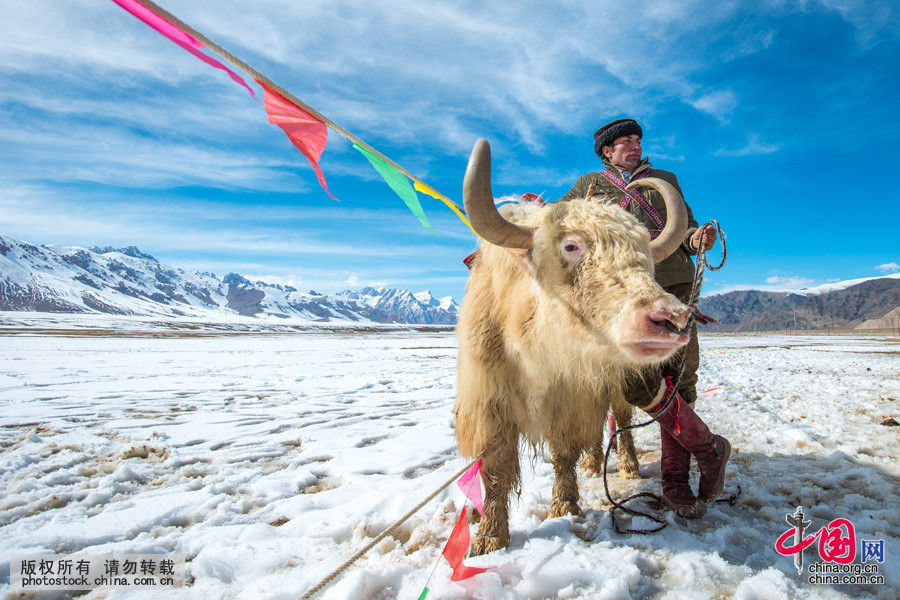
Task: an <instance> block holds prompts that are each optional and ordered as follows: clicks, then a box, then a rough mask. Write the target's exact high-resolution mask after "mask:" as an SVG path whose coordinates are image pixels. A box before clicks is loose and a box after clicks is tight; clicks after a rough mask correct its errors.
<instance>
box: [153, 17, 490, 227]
mask: <svg viewBox="0 0 900 600" xmlns="http://www.w3.org/2000/svg"><path fill="white" fill-rule="evenodd" d="M135 1H136V2H137V3H138V4H140V5H141V6H143V7H144V8H146V9H147V10H149V11H150V12H152V13H153V14H155V15H156V16H157V17H160V18H161V19H165V20H166V21H169V22H170V23H172V24H173V25H175V26H177V27H178V28H179V29H181V30H182V31H184V32H185V33H188V34H189V35H191V36H193V37H194V38H196V39H197V41H199V42H201V43H202V44H203V45H204V46H206V47H207V48H209V49H210V50H212V51H213V52H215V53H216V54H218V55H220V56H221V57H222V58H224V59H225V60H227V61H228V62H230V63H231V64H233V65H234V66H236V67H238V68H239V69H241V70H242V71H244V72H245V73H247V74H248V75H250V76H251V77H253V79H255V80H256V81H257V83H259V84H260V85H263V87H268V88H269V89H271V90H272V91H274V92H277V93H278V94H280V95H281V96H282V97H283V98H285V99H286V100H288V101H289V102H291V103H292V104H294V105H295V106H297V107H298V108H301V109H303V110H305V111H306V112H308V113H309V114H311V115H312V116H314V117H315V118H317V119H319V120H320V121H322V122H323V123H325V124H326V125H327V126H328V127H329V128H330V129H332V130H333V131H334V132H336V133H338V134H339V135H341V136H342V137H344V138H346V139H348V140H350V141H351V142H353V143H355V144H357V145H359V146H361V147H363V148H365V149H366V150H367V151H369V152H371V153H372V154H374V155H375V156H377V157H378V158H380V159H381V160H383V161H384V162H386V163H387V164H389V165H390V166H391V167H393V168H395V169H396V170H397V171H399V172H400V173H402V174H404V175H405V176H407V177H408V178H409V179H411V180H412V181H414V182H416V183H417V184H419V185H420V186H423V187H424V188H426V189H427V190H431V191H435V192H436V190H434V188H432V187H431V186H430V185H428V184H427V183H425V182H424V181H422V180H421V179H419V178H418V177H416V176H415V175H413V174H412V173H410V172H409V171H407V170H406V169H404V168H403V167H401V166H400V165H398V164H397V163H395V162H394V161H392V160H391V159H389V158H388V157H386V156H385V155H384V154H382V153H381V152H379V151H378V150H376V149H375V148H373V147H372V146H370V145H369V144H367V143H366V142H364V141H363V140H361V139H360V138H358V137H357V136H355V135H353V134H352V133H350V132H349V131H347V130H346V129H344V128H343V127H341V126H340V125H338V124H337V123H335V122H334V121H332V120H331V119H329V118H328V117H326V116H325V115H323V114H322V113H320V112H319V111H317V110H316V109H314V108H313V107H311V106H309V105H308V104H306V103H305V102H303V101H302V100H300V99H299V98H297V97H296V96H294V95H293V94H291V93H290V92H289V91H287V90H286V89H284V88H283V87H281V86H280V85H278V84H277V83H275V82H274V81H272V80H271V79H269V78H268V77H266V76H265V75H263V74H262V73H260V72H259V71H257V70H256V69H254V68H253V67H251V66H250V65H248V64H247V63H245V62H244V61H243V60H241V59H239V58H238V57H236V56H235V55H234V54H232V53H231V52H229V51H228V50H226V49H225V48H223V47H222V46H220V45H219V44H217V43H215V42H214V41H212V40H211V39H209V38H208V37H206V36H205V35H203V34H202V33H200V32H199V31H197V30H196V29H194V28H193V27H191V26H190V25H188V24H187V23H185V22H184V21H182V20H181V19H179V18H178V17H176V16H175V15H173V14H172V13H170V12H169V11H167V10H166V9H164V8H162V7H161V6H159V5H158V4H156V3H155V2H153V0H135ZM420 191H423V192H424V193H429V192H427V191H425V190H420ZM429 195H431V194H429ZM435 197H436V198H437V199H438V200H440V201H441V202H443V203H444V204H446V205H447V206H448V207H449V208H450V209H451V210H453V212H455V213H456V214H457V215H458V216H459V218H460V219H462V220H463V222H464V223H465V224H466V225H468V226H469V228H470V229H472V225H471V224H470V223H469V221H468V220H467V219H466V218H465V217H464V216H463V213H462V212H461V211H462V207H460V206H459V205H458V204H456V203H455V202H453V200H450V199H449V198H447V197H446V196H444V195H443V194H441V193H437V196H435ZM472 231H473V232H474V231H475V230H474V229H472ZM476 235H478V234H477V233H476ZM479 237H480V236H479Z"/></svg>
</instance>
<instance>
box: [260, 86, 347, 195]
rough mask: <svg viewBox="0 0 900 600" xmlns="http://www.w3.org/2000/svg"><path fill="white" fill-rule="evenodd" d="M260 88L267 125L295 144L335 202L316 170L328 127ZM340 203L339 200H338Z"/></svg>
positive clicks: (320, 174)
mask: <svg viewBox="0 0 900 600" xmlns="http://www.w3.org/2000/svg"><path fill="white" fill-rule="evenodd" d="M256 83H259V85H261V86H262V88H263V103H264V106H265V108H266V114H267V115H269V123H274V124H275V125H278V126H279V127H281V129H282V131H284V133H285V134H286V135H287V136H288V139H289V140H291V143H292V144H294V147H296V148H297V150H299V151H300V153H301V154H303V156H305V157H306V158H307V160H309V164H310V165H312V168H313V170H314V171H315V172H316V177H318V179H319V185H321V186H322V189H324V190H325V192H326V193H327V194H328V195H329V196H331V197H332V198H333V199H334V200H337V198H335V197H334V195H333V194H332V193H331V192H330V191H328V186H327V185H326V184H325V175H324V174H323V173H322V169H321V168H320V167H319V159H320V158H322V152H324V150H325V144H326V143H327V141H328V126H327V125H325V123H323V122H322V121H320V120H318V119H317V118H315V117H314V116H312V115H311V114H309V113H308V112H306V111H305V110H303V109H302V108H300V107H299V106H296V105H295V104H294V103H293V102H289V101H288V100H286V99H285V98H283V97H282V96H281V94H278V93H277V92H273V91H272V90H270V89H269V88H268V87H266V86H265V85H263V84H262V83H260V82H259V81H257V82H256ZM338 202H340V200H338Z"/></svg>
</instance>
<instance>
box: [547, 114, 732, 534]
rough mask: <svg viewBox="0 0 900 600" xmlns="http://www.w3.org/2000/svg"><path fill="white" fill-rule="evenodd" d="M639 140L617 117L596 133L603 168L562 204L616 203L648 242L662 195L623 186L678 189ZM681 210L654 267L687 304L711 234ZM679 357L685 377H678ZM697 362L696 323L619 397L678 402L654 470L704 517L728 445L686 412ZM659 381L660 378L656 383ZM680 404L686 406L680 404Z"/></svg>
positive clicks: (659, 225) (651, 405)
mask: <svg viewBox="0 0 900 600" xmlns="http://www.w3.org/2000/svg"><path fill="white" fill-rule="evenodd" d="M643 135H644V132H643V130H642V129H641V126H640V125H639V124H638V122H637V121H635V120H634V119H617V120H615V121H612V122H611V123H607V124H606V125H604V126H603V127H601V128H600V129H598V130H597V131H596V132H595V133H594V151H595V152H596V153H597V155H598V156H599V157H600V158H601V159H602V160H603V165H604V167H606V168H605V170H604V171H602V172H595V173H587V174H585V175H582V176H581V177H579V178H578V180H577V181H576V182H575V185H574V186H572V189H571V190H569V191H568V192H567V193H566V194H565V195H564V196H563V197H562V198H560V201H568V200H572V199H574V198H593V199H595V200H597V201H599V202H608V203H616V204H618V205H619V206H621V207H622V208H623V209H625V210H627V211H629V212H631V214H633V215H634V216H635V217H637V219H638V220H639V221H640V222H641V223H643V224H644V225H645V226H646V227H647V229H648V230H649V231H650V237H651V238H655V237H656V236H658V235H659V233H660V231H661V230H662V229H663V227H664V226H665V222H666V208H665V203H664V202H663V199H662V195H661V194H660V193H659V192H657V191H656V190H655V189H652V188H646V187H645V188H640V190H641V191H638V190H637V189H632V190H629V191H628V192H626V191H625V186H626V185H628V183H630V182H632V181H635V180H637V179H641V178H644V177H657V178H659V179H663V180H665V181H666V182H668V183H670V184H672V186H674V187H675V189H676V190H678V193H679V194H682V192H681V187H680V186H679V185H678V180H677V179H676V177H675V175H674V174H673V173H670V172H668V171H663V170H660V169H652V168H651V164H650V160H649V159H648V158H642V157H641V155H642V152H643V150H642V148H641V140H642V138H643ZM682 197H684V194H682ZM685 208H686V209H687V215H688V229H687V232H686V233H685V236H684V241H683V243H682V244H681V246H680V247H679V248H678V249H677V250H675V252H674V253H672V255H671V256H669V257H668V258H666V259H664V260H662V261H661V262H659V263H657V265H656V281H657V283H659V285H660V286H661V287H663V288H664V289H665V290H666V291H667V292H669V293H670V294H672V295H674V296H676V297H677V298H678V299H679V300H681V301H682V302H684V303H688V302H690V295H691V288H692V284H693V279H694V263H693V261H692V260H691V256H693V255H696V254H697V251H698V248H699V245H700V244H701V243H702V244H703V247H704V249H706V250H708V249H710V248H712V247H713V245H714V244H715V241H716V232H715V230H714V229H712V228H707V229H706V230H705V231H704V233H703V234H702V235H701V233H700V229H699V228H698V227H697V221H696V220H694V215H693V213H692V212H691V208H690V206H688V205H687V203H685ZM682 357H684V372H683V374H682V376H681V379H680V380H679V379H678V376H679V372H680V366H681V361H682ZM699 364H700V347H699V344H698V342H697V327H696V325H694V326H693V328H692V330H691V335H690V341H689V342H688V344H687V346H685V347H684V348H683V349H682V350H681V351H680V352H679V353H678V354H676V356H675V357H674V358H673V359H672V360H671V361H669V362H668V363H666V364H665V365H663V366H662V367H661V368H660V369H659V370H653V369H651V370H649V371H648V372H647V374H646V375H645V376H644V377H643V378H637V379H635V380H634V381H631V382H630V383H629V385H628V386H627V387H626V389H625V399H626V400H627V401H628V402H629V403H630V404H632V405H633V406H637V407H638V408H641V409H643V410H645V411H648V412H649V413H650V414H652V415H654V416H655V414H658V413H659V412H660V411H661V410H662V409H663V408H665V406H667V405H668V404H669V402H671V401H672V400H673V399H674V401H675V402H677V403H678V404H676V405H675V406H672V407H671V408H670V409H668V410H667V411H666V413H665V414H664V415H663V417H662V418H661V419H660V420H659V424H660V437H661V440H660V446H661V456H660V468H661V470H662V475H663V499H664V500H665V501H666V503H667V504H668V505H669V506H670V507H671V508H673V509H674V510H675V511H676V512H678V514H680V515H682V516H685V517H697V516H700V515H702V514H703V513H704V512H705V511H706V504H705V501H706V500H710V499H712V498H713V497H714V495H715V494H718V493H719V492H720V491H721V489H722V484H723V481H724V474H725V463H726V462H727V460H728V456H729V454H730V448H731V447H730V444H728V441H727V440H726V439H725V438H723V437H721V436H714V435H713V434H712V433H710V432H709V429H708V428H707V427H706V425H705V424H704V423H703V422H702V420H700V419H699V417H697V415H696V413H694V412H693V410H692V408H691V407H692V405H693V403H694V401H695V400H696V399H697V389H696V384H697V367H698V366H699ZM660 380H662V381H663V383H662V384H661V383H660ZM673 380H675V381H678V389H677V390H670V389H669V387H671V385H672V381H673ZM676 391H677V393H675V392H676ZM681 404H686V405H687V406H686V407H682V406H680V405H681ZM688 411H689V413H690V414H689V415H687V413H688ZM686 416H688V417H689V418H687V419H686V418H685V417H686ZM679 417H680V422H679ZM686 425H687V426H686ZM691 454H694V455H695V456H696V457H697V462H698V465H699V467H700V472H701V481H700V490H699V499H698V497H697V496H694V493H693V491H692V490H691V487H690V484H689V479H688V475H689V472H690V464H691V462H690V461H691Z"/></svg>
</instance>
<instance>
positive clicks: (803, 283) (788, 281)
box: [766, 275, 816, 289]
mask: <svg viewBox="0 0 900 600" xmlns="http://www.w3.org/2000/svg"><path fill="white" fill-rule="evenodd" d="M815 282H816V280H815V279H809V278H807V277H800V276H797V275H790V276H784V275H773V276H772V277H767V278H766V283H767V284H768V285H769V286H775V287H778V288H786V289H797V288H802V287H807V286H809V285H811V284H813V283H815Z"/></svg>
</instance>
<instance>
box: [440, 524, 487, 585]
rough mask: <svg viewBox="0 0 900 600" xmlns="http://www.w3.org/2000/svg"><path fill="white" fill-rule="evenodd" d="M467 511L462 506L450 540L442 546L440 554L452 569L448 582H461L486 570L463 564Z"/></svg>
mask: <svg viewBox="0 0 900 600" xmlns="http://www.w3.org/2000/svg"><path fill="white" fill-rule="evenodd" d="M467 510H468V507H466V506H463V508H462V512H461V513H459V519H458V520H457V521H456V526H455V527H454V528H453V531H452V532H451V533H450V539H449V540H447V545H446V546H444V551H443V553H442V554H443V555H444V558H446V559H447V562H448V563H450V568H452V569H453V574H452V575H450V581H461V580H463V579H468V578H469V577H473V576H475V575H478V574H479V573H484V572H485V571H487V569H485V568H482V567H467V566H466V565H464V564H463V557H464V556H465V555H466V552H467V551H468V550H469V518H468V516H467Z"/></svg>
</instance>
